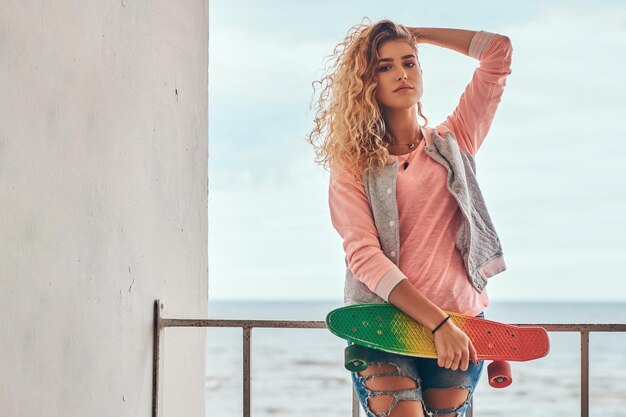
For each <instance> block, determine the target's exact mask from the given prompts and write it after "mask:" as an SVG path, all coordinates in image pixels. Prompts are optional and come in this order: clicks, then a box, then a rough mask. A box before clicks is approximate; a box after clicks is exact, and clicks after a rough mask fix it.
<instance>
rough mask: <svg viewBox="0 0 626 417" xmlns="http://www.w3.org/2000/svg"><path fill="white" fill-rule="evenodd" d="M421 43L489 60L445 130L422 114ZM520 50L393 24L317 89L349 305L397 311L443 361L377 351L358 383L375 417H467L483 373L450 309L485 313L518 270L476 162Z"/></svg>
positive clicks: (363, 43) (350, 45)
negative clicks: (492, 283)
mask: <svg viewBox="0 0 626 417" xmlns="http://www.w3.org/2000/svg"><path fill="white" fill-rule="evenodd" d="M419 43H430V44H434V45H438V46H441V47H445V48H448V49H451V50H454V51H456V52H460V53H462V54H465V55H467V56H469V57H471V58H474V59H476V60H477V61H479V65H478V66H477V68H476V69H475V71H474V74H473V77H472V80H471V82H470V83H469V84H468V85H467V87H466V89H465V91H464V93H463V94H462V96H461V98H460V100H459V103H458V105H457V107H456V108H455V109H454V111H453V112H452V114H450V116H448V117H447V118H446V120H445V121H443V122H442V123H440V124H438V125H436V126H435V127H429V126H428V120H427V119H426V117H424V115H423V113H422V110H423V106H422V103H421V97H422V92H423V88H424V86H423V82H422V70H421V67H420V63H419V59H418V58H419V55H418V51H417V45H418V44H419ZM511 53H512V47H511V42H510V40H509V38H508V37H506V36H504V35H500V34H496V33H492V32H486V31H478V32H476V31H471V30H460V29H443V28H413V27H405V26H402V25H399V24H395V23H394V22H391V21H390V20H382V21H380V22H377V23H375V24H370V25H365V24H360V25H356V26H355V27H353V28H352V29H351V30H350V31H349V33H348V36H347V37H346V39H345V40H344V41H343V42H341V43H340V44H339V45H338V47H337V48H335V53H334V55H333V56H332V57H334V58H335V59H334V63H333V65H332V66H331V67H330V68H328V69H327V72H326V74H325V75H324V76H323V77H322V79H321V81H318V83H319V84H320V85H321V86H322V90H321V93H320V96H319V101H318V102H317V114H316V118H315V124H316V126H315V128H314V129H313V131H312V132H311V133H310V134H309V137H308V139H309V141H310V142H311V144H313V145H314V147H315V149H316V154H317V159H316V160H317V162H318V163H321V164H322V165H324V166H325V167H327V168H330V172H331V175H330V187H329V205H330V212H331V219H332V223H333V226H334V227H335V229H336V230H337V231H338V232H339V234H340V235H341V237H342V238H343V247H344V250H345V253H346V264H347V271H346V284H345V301H346V303H347V304H353V303H371V302H389V303H392V304H394V305H396V306H397V307H398V308H400V309H401V310H403V311H404V312H405V313H407V314H408V315H410V316H411V317H413V318H414V319H415V320H417V321H419V322H421V323H423V324H424V325H425V326H426V327H428V328H429V329H432V330H433V331H434V340H435V346H436V348H437V354H438V358H437V359H420V358H409V357H404V356H399V355H392V354H387V353H383V352H374V351H372V352H371V353H372V355H375V356H372V357H371V358H372V360H371V363H370V366H369V367H368V368H367V369H366V370H365V371H363V372H360V373H353V375H352V377H353V381H354V385H355V390H356V392H357V394H358V396H359V398H360V401H361V404H362V406H363V408H364V409H365V411H366V413H367V415H368V416H369V417H372V416H377V417H395V416H402V417H406V416H424V415H436V416H463V415H465V412H466V410H467V407H468V405H469V403H470V400H471V397H472V394H473V392H474V389H475V387H476V384H477V382H478V379H479V377H480V374H481V372H482V367H483V363H482V361H478V360H477V358H476V352H475V350H474V347H473V346H472V343H471V341H470V340H469V339H468V337H467V336H466V335H465V333H463V332H462V331H461V330H460V329H459V328H457V327H456V326H455V325H454V324H453V323H452V322H451V321H449V320H446V318H447V314H446V313H445V311H455V312H460V313H463V314H471V315H474V316H480V317H483V316H484V315H483V310H484V309H485V307H487V305H488V303H489V300H488V296H487V293H486V291H485V285H486V283H487V278H489V277H491V276H493V275H495V274H497V273H499V272H502V271H504V270H505V268H506V267H505V264H504V259H503V256H502V248H501V245H500V241H499V238H498V235H497V234H496V231H495V228H494V226H493V224H492V222H491V219H490V217H489V214H488V212H487V209H486V206H485V202H484V200H483V198H482V195H481V192H480V188H479V187H478V183H477V181H476V176H475V162H474V156H475V155H476V152H477V151H478V149H479V147H480V145H481V144H482V142H483V140H484V139H485V137H486V136H487V133H488V131H489V127H490V126H491V122H492V120H493V118H494V115H495V112H496V109H497V107H498V104H499V102H500V99H501V96H502V93H503V90H504V87H505V85H506V83H505V80H506V78H507V76H508V75H509V74H510V73H511V70H510V66H511ZM418 115H419V116H420V117H421V118H422V119H423V120H424V124H423V125H420V124H419V122H418Z"/></svg>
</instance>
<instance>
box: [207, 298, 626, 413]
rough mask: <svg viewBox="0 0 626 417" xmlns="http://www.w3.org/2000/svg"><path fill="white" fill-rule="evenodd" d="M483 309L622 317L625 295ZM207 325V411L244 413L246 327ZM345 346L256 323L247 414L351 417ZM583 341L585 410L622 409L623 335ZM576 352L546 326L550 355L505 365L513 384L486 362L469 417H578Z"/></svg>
mask: <svg viewBox="0 0 626 417" xmlns="http://www.w3.org/2000/svg"><path fill="white" fill-rule="evenodd" d="M341 306H342V302H341V301H336V302H334V301H297V302H296V301H294V302H285V301H276V302H258V301H254V302H249V301H210V302H209V318H212V319H251V320H306V321H309V320H315V321H317V320H324V318H325V316H326V314H327V313H328V312H329V311H331V310H333V309H335V308H338V307H341ZM485 315H486V318H487V319H491V320H496V321H502V322H506V323H528V324H538V323H578V324H583V323H585V324H587V323H588V324H591V323H593V324H609V323H621V324H624V323H626V303H608V302H606V303H605V302H602V303H599V302H598V303H582V302H581V303H571V302H492V304H491V305H490V306H489V307H488V308H487V310H486V311H485ZM206 332H207V361H206V364H207V365H206V416H207V417H209V416H210V417H237V416H242V415H243V382H242V372H243V359H242V352H243V350H242V345H243V336H242V330H241V329H240V328H208V329H207V330H206ZM344 347H345V341H343V340H342V339H339V338H338V337H336V336H334V335H333V334H331V333H330V332H329V331H328V330H327V329H264V328H257V329H253V330H252V338H251V414H252V416H253V417H282V416H285V417H286V416H298V417H321V416H324V417H348V416H351V415H352V414H351V410H352V385H351V381H350V374H349V372H348V371H346V370H345V368H344V367H343V350H344ZM589 348H590V353H589V358H590V363H589V378H590V382H589V395H590V400H589V401H590V416H594V417H601V416H602V417H626V404H625V403H626V366H625V365H626V333H591V335H590V343H589ZM580 358H581V355H580V335H579V333H577V332H574V333H556V332H551V333H550V353H549V354H548V356H546V357H545V358H541V359H538V360H534V361H530V362H513V363H511V366H512V373H513V383H512V385H510V386H509V387H507V388H504V389H495V388H491V387H490V386H489V384H488V381H487V372H486V366H485V371H484V372H483V375H482V377H481V381H480V383H479V385H478V387H477V389H476V392H475V395H474V416H480V417H490V416H492V417H505V416H507V417H510V416H520V417H522V416H523V417H535V416H536V417H540V416H563V417H565V416H567V417H572V416H580V415H581V414H580V410H581V400H580V398H581V397H580V395H581V388H580V384H581V381H580V375H581V365H580ZM361 415H364V414H363V411H362V410H361Z"/></svg>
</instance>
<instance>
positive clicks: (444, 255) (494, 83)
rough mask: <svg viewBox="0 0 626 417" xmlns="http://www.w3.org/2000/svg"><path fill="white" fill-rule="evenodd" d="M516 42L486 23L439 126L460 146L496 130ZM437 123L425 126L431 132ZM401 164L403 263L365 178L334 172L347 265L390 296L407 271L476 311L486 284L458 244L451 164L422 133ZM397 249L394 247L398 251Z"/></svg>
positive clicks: (433, 295)
mask: <svg viewBox="0 0 626 417" xmlns="http://www.w3.org/2000/svg"><path fill="white" fill-rule="evenodd" d="M511 53H512V47H511V42H510V40H509V38H508V37H506V36H502V35H499V34H494V33H490V32H484V31H480V32H477V34H476V35H475V36H474V38H473V39H472V42H471V44H470V48H469V55H470V56H471V57H473V58H475V59H479V60H480V65H479V66H478V67H477V68H476V70H475V71H474V74H473V77H472V81H471V82H470V83H469V84H468V85H467V87H466V89H465V92H464V93H463V94H462V96H461V98H460V100H459V104H458V105H457V107H456V108H455V109H454V111H453V113H452V114H451V115H450V116H448V118H447V119H446V120H445V121H444V122H443V123H441V124H439V125H437V126H436V127H435V129H436V130H437V132H438V133H439V134H440V135H442V136H443V135H444V133H445V132H446V131H451V132H452V133H453V134H454V136H455V137H456V139H457V141H458V143H459V147H460V148H461V150H463V151H465V152H468V153H470V154H472V155H475V154H476V151H477V150H478V149H479V147H480V145H481V144H482V142H483V140H484V139H485V136H486V135H487V133H488V131H489V127H490V126H491V122H492V120H493V117H494V115H495V111H496V109H497V106H498V104H499V102H500V99H501V96H502V93H503V90H504V86H505V85H506V82H505V80H506V77H507V76H508V75H509V74H510V73H511V71H510V64H511ZM432 129H433V128H431V127H428V126H425V127H422V134H423V135H424V136H426V135H431V132H432ZM394 158H397V159H398V161H399V162H400V163H399V164H398V169H399V171H398V177H397V182H396V199H397V204H398V214H399V222H400V224H399V231H400V254H399V262H398V265H397V266H396V264H395V263H394V262H393V261H392V260H390V259H389V258H387V257H386V256H385V254H384V253H383V252H382V250H381V248H380V243H379V241H378V236H377V232H376V227H375V226H374V220H373V217H372V212H371V208H370V206H369V202H368V199H367V196H366V194H365V190H364V188H363V184H362V183H360V182H358V181H356V180H354V179H353V178H352V177H351V176H349V175H337V173H335V172H331V179H330V186H329V205H330V211H331V219H332V222H333V225H334V227H335V229H336V230H337V231H338V232H339V234H340V235H341V236H342V238H343V246H344V250H345V252H346V258H347V261H348V266H349V267H350V269H351V271H352V273H353V274H354V275H355V276H356V277H357V279H359V280H360V281H362V282H364V283H365V284H366V285H367V286H368V288H369V289H370V290H372V291H374V292H376V293H377V294H379V295H381V296H382V297H383V298H385V299H386V296H388V294H389V292H391V290H392V289H393V287H395V285H397V284H398V282H400V281H401V280H402V279H408V280H409V282H410V283H411V284H412V285H414V286H415V288H417V289H418V290H419V291H420V292H421V293H422V294H424V295H425V296H426V297H427V298H429V299H430V300H431V301H433V302H434V303H435V304H436V305H438V306H439V307H440V308H441V309H443V310H447V311H455V312H459V313H463V314H470V315H476V314H478V313H480V312H481V311H482V310H483V309H484V308H485V307H486V306H487V305H488V304H489V298H488V295H487V292H486V290H485V291H483V292H482V294H479V293H478V292H477V291H475V290H474V288H473V287H472V285H471V283H470V281H469V279H468V276H467V271H466V270H465V267H464V266H463V260H462V258H461V256H460V253H459V251H458V250H457V249H456V246H455V237H456V233H457V231H458V229H459V226H460V225H461V221H462V213H461V211H460V209H459V206H458V204H457V202H456V200H455V199H454V197H453V195H452V194H451V193H450V192H449V191H448V189H447V186H446V180H447V175H448V172H447V170H446V168H445V167H444V166H442V165H441V164H440V163H438V162H436V161H434V160H433V159H431V158H430V157H429V156H428V155H427V154H426V152H424V141H423V140H422V141H421V142H420V144H419V146H418V147H417V149H416V150H415V151H413V154H412V155H411V157H410V158H411V159H410V163H409V165H408V167H407V169H406V170H405V169H404V168H403V162H404V160H405V159H406V158H407V155H403V156H394ZM392 256H393V255H392Z"/></svg>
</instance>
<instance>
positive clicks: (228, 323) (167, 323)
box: [161, 318, 326, 329]
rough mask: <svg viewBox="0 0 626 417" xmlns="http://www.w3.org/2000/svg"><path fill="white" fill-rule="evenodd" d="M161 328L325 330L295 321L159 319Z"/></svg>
mask: <svg viewBox="0 0 626 417" xmlns="http://www.w3.org/2000/svg"><path fill="white" fill-rule="evenodd" d="M161 327H250V328H252V327H266V328H284V329H300V328H302V329H325V328H326V323H324V322H323V321H297V320H206V319H202V320H195V319H163V318H162V319H161Z"/></svg>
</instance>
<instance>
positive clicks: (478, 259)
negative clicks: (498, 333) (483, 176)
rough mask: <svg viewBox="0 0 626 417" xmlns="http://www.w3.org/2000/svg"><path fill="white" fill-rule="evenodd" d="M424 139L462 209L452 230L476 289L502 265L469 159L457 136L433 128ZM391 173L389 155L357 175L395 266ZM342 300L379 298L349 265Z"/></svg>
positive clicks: (395, 225) (396, 231)
mask: <svg viewBox="0 0 626 417" xmlns="http://www.w3.org/2000/svg"><path fill="white" fill-rule="evenodd" d="M425 139H426V144H425V150H426V153H427V154H428V156H430V157H431V158H432V159H433V160H435V161H437V162H438V163H440V164H441V165H443V166H444V167H445V168H446V169H447V170H448V181H447V187H448V191H450V193H451V194H452V195H453V196H454V198H455V199H456V201H457V203H458V204H459V207H460V208H461V212H462V213H463V222H462V224H461V226H460V227H459V230H458V232H457V234H456V248H457V249H458V250H459V252H460V254H461V256H462V258H463V264H464V266H465V269H466V271H467V274H468V276H469V279H470V282H471V284H472V286H473V287H474V289H475V290H476V291H478V292H479V293H481V292H482V291H483V289H484V288H485V286H486V285H487V278H489V277H492V276H493V275H496V274H498V273H500V272H502V271H504V270H505V269H506V265H505V263H504V257H503V255H502V247H501V246H500V239H499V238H498V235H497V234H496V230H495V228H494V226H493V223H492V222H491V218H490V217H489V213H488V212H487V207H486V205H485V201H484V199H483V196H482V193H481V192H480V188H479V186H478V182H477V180H476V163H475V161H474V157H473V156H472V155H471V154H468V153H466V152H464V151H462V150H461V149H459V145H458V143H457V140H456V138H455V137H454V135H453V134H452V133H451V132H447V133H446V134H445V135H444V137H441V136H440V135H439V134H438V133H437V131H436V130H435V129H433V130H432V137H428V135H426V138H425ZM397 176H398V161H397V160H395V159H394V161H393V163H391V164H387V165H385V166H384V167H383V168H382V169H380V170H377V171H375V172H374V171H367V172H366V173H365V174H364V175H363V184H364V186H365V192H366V194H367V198H368V200H369V203H370V206H371V208H372V213H373V216H374V223H375V225H376V229H377V231H378V239H379V241H380V246H381V249H382V251H383V253H384V254H385V256H387V257H388V258H389V259H391V260H392V261H393V262H394V263H395V264H396V265H398V264H399V258H400V232H399V222H398V205H397V201H396V177H397ZM389 189H391V193H389V191H388V190H389ZM392 254H393V256H392ZM344 301H345V303H346V304H357V303H383V302H384V300H383V299H382V298H380V297H379V296H377V295H376V294H374V293H373V292H372V291H370V290H369V288H367V286H366V285H365V284H363V283H362V282H361V281H359V280H358V279H357V278H356V277H355V276H354V274H352V271H350V268H349V267H348V268H346V282H345V287H344Z"/></svg>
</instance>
